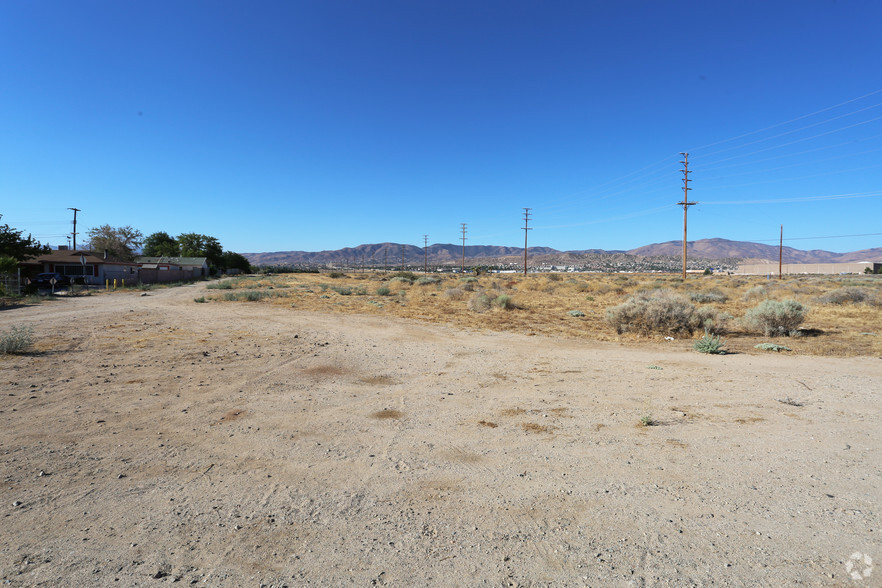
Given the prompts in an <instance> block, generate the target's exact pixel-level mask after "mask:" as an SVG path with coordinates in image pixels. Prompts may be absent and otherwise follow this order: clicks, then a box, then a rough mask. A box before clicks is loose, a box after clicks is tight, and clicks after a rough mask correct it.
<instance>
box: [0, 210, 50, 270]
mask: <svg viewBox="0 0 882 588" xmlns="http://www.w3.org/2000/svg"><path fill="white" fill-rule="evenodd" d="M0 218H3V215H2V214H0ZM22 233H23V231H18V230H16V229H13V228H12V227H10V226H9V225H0V255H2V256H6V257H12V258H15V259H16V260H18V261H23V260H25V259H27V258H28V257H34V256H37V255H42V254H44V253H49V251H51V250H50V249H49V246H48V245H41V244H40V242H39V241H37V240H35V239H34V238H33V237H31V236H30V235H28V237H27V239H25V238H23V237H22V236H21V235H22Z"/></svg>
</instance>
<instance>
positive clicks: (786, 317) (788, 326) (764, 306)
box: [743, 299, 808, 337]
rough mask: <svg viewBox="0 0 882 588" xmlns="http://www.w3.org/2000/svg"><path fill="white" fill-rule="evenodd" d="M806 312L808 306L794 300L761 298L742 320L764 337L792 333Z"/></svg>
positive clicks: (803, 318)
mask: <svg viewBox="0 0 882 588" xmlns="http://www.w3.org/2000/svg"><path fill="white" fill-rule="evenodd" d="M807 312H808V307H807V306H803V305H802V304H801V303H799V302H797V301H796V300H791V299H787V300H763V301H762V302H760V303H759V304H758V305H757V306H755V307H754V308H751V309H750V310H748V311H747V314H745V315H744V321H743V322H744V324H745V326H746V327H747V328H749V329H752V330H755V331H759V332H761V333H762V334H763V335H765V336H766V337H774V336H780V335H793V334H794V333H795V332H796V329H797V327H799V325H801V324H802V321H803V320H805V315H806V313H807Z"/></svg>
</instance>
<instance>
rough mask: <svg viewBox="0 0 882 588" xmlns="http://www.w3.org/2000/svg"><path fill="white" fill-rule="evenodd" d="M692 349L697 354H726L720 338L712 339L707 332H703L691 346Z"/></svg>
mask: <svg viewBox="0 0 882 588" xmlns="http://www.w3.org/2000/svg"><path fill="white" fill-rule="evenodd" d="M692 348H693V349H695V350H696V351H698V352H699V353H710V354H714V355H719V354H723V353H726V350H725V349H723V340H722V339H721V338H720V337H714V336H713V335H711V334H710V333H708V332H707V331H705V332H704V335H702V337H701V339H699V340H698V341H696V342H695V343H694V344H693V345H692Z"/></svg>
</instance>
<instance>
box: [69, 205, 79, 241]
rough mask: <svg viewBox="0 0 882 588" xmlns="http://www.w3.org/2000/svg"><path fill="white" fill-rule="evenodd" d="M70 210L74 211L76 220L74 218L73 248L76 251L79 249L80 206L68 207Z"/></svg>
mask: <svg viewBox="0 0 882 588" xmlns="http://www.w3.org/2000/svg"><path fill="white" fill-rule="evenodd" d="M68 210H72V211H73V212H74V220H73V233H72V234H73V248H74V251H76V249H77V213H78V212H80V209H79V208H68Z"/></svg>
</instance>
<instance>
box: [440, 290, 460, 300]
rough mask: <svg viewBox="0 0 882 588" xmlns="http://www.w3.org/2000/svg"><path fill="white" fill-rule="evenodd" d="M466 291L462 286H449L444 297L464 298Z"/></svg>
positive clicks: (452, 298)
mask: <svg viewBox="0 0 882 588" xmlns="http://www.w3.org/2000/svg"><path fill="white" fill-rule="evenodd" d="M464 296H465V292H463V290H462V289H461V288H447V289H446V290H444V297H445V298H449V299H450V300H462V299H463V297H464Z"/></svg>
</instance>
